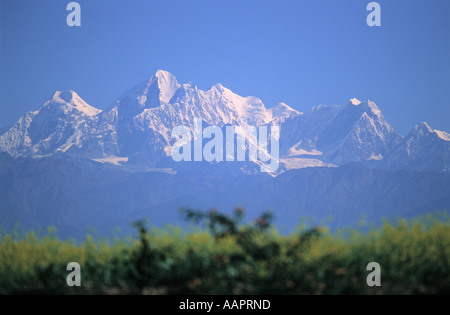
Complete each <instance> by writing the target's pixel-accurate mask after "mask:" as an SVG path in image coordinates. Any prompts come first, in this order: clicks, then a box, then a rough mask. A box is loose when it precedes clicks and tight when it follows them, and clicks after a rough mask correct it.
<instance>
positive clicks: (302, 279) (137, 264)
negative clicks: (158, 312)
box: [0, 209, 450, 294]
mask: <svg viewBox="0 0 450 315" xmlns="http://www.w3.org/2000/svg"><path fill="white" fill-rule="evenodd" d="M183 214H184V216H185V217H186V219H188V220H190V221H192V222H195V223H197V224H200V226H201V227H202V229H197V230H195V231H191V232H187V231H183V230H181V229H179V228H167V229H163V230H162V229H150V230H148V229H147V228H146V227H145V224H144V223H143V222H137V223H135V226H136V227H137V229H138V231H139V239H128V240H112V241H111V240H110V241H101V240H94V238H93V237H91V236H88V237H87V238H86V240H85V241H84V242H83V243H82V244H76V243H75V242H74V241H61V240H58V239H57V238H56V237H55V234H54V231H52V230H50V231H48V233H47V234H46V235H45V236H37V235H36V234H35V233H29V234H27V235H26V236H23V237H19V236H18V235H17V234H14V233H13V234H7V235H4V236H2V238H1V240H0V293H1V294H14V293H48V294H54V293H59V294H79V293H84V294H85V293H87V294H129V293H131V294H135V293H137V294H141V293H143V294H391V293H395V294H396V293H400V294H438V293H447V294H448V293H450V272H449V271H450V220H449V219H448V217H445V218H443V219H442V218H440V219H439V220H438V219H436V218H430V217H429V218H427V219H422V220H415V221H413V222H407V221H400V222H398V223H397V224H390V223H385V224H384V225H383V226H382V227H380V228H377V229H372V230H371V231H370V232H367V233H360V232H357V231H342V232H339V233H334V234H330V233H328V232H327V231H326V229H320V228H314V229H309V230H308V229H302V228H299V229H298V231H296V232H295V233H292V234H290V235H280V234H278V232H277V231H276V230H275V229H274V228H273V227H272V217H271V215H270V213H265V214H263V215H262V216H261V217H260V218H258V219H257V220H255V221H254V222H253V223H250V224H243V223H242V222H243V219H244V211H243V210H242V209H236V210H235V211H234V213H233V215H232V216H227V215H224V214H221V213H218V212H216V211H209V212H206V213H202V212H196V211H191V210H185V211H183ZM72 261H74V262H78V263H79V264H80V265H81V283H82V285H81V287H69V286H67V285H66V277H67V275H68V274H69V273H70V271H66V266H67V264H68V263H69V262H72ZM372 261H375V262H378V263H379V264H380V265H381V284H382V286H381V287H369V286H367V284H366V277H367V275H368V274H369V273H370V271H367V270H366V266H367V264H368V263H369V262H372Z"/></svg>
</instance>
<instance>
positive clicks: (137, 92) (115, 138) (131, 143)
mask: <svg viewBox="0 0 450 315" xmlns="http://www.w3.org/2000/svg"><path fill="white" fill-rule="evenodd" d="M194 118H202V119H203V121H204V122H205V124H207V125H217V126H219V127H224V126H227V125H233V126H242V127H247V126H250V125H251V126H263V125H279V126H280V127H281V135H280V165H281V168H280V172H282V171H285V170H289V169H296V168H303V167H315V166H341V165H344V164H348V163H351V162H362V161H367V163H369V164H370V165H372V164H373V165H375V166H376V167H382V168H385V169H411V170H419V171H422V170H427V171H438V172H449V171H450V134H448V133H446V132H444V131H438V130H433V129H432V128H431V127H429V126H428V125H427V124H426V123H422V124H419V125H417V126H416V127H414V128H413V130H412V131H411V132H410V133H409V134H408V135H407V136H406V137H402V136H401V135H400V134H399V133H398V132H397V131H396V130H395V128H394V127H393V126H391V125H390V124H389V123H388V122H387V121H386V120H385V118H384V117H383V115H382V114H381V111H380V109H379V108H378V107H377V105H376V104H375V103H374V102H371V101H369V100H368V101H363V102H361V101H359V100H357V99H352V100H350V101H349V103H348V104H346V105H338V106H324V105H320V106H316V107H314V108H313V109H312V110H311V111H309V112H306V113H300V112H298V111H296V110H294V109H292V108H291V107H289V106H288V105H286V104H284V103H280V104H278V105H277V106H275V107H272V108H266V106H265V105H264V104H263V102H262V101H261V100H260V99H258V98H256V97H242V96H239V95H237V94H235V93H233V92H232V91H231V90H229V89H227V88H225V87H224V86H222V85H221V84H217V85H214V86H213V87H211V88H210V89H208V90H206V91H203V90H201V89H198V88H197V87H196V86H195V85H194V84H192V83H188V84H180V83H178V81H177V80H176V78H175V77H174V76H173V75H172V74H170V73H168V72H166V71H161V70H159V71H157V72H156V73H155V74H154V75H153V76H151V77H150V79H148V80H146V81H144V82H143V83H141V84H139V85H137V86H136V87H135V88H133V89H131V90H129V91H128V92H126V93H125V94H124V95H123V96H121V97H120V98H119V99H118V100H117V101H115V102H114V103H113V104H112V105H111V106H109V107H108V108H107V109H105V110H103V111H102V110H99V109H97V108H95V107H92V106H90V105H89V104H87V103H86V102H84V101H83V100H82V98H81V97H80V96H79V95H78V94H77V93H76V92H74V91H67V92H60V91H58V92H56V93H54V95H53V97H52V98H51V99H50V100H48V101H46V102H45V103H44V104H43V105H42V106H41V107H40V108H39V109H37V110H36V111H32V112H28V113H26V114H25V115H24V116H23V117H21V118H20V119H19V120H18V121H17V122H16V123H15V124H14V125H13V126H12V127H10V128H9V129H8V130H2V131H1V132H2V134H1V135H0V151H4V152H7V153H8V154H10V155H11V156H13V157H36V158H39V157H45V156H52V155H67V156H71V157H78V158H86V159H91V160H95V161H98V162H102V163H112V164H116V165H119V166H121V167H123V168H129V169H134V170H136V169H138V170H168V169H170V170H171V171H180V170H182V169H183V164H182V163H181V164H177V163H174V162H173V161H172V159H171V157H170V148H171V146H172V145H173V139H171V131H172V129H173V128H174V127H176V126H180V125H184V126H190V127H191V130H192V129H193V123H194ZM238 167H239V168H242V165H239V166H238Z"/></svg>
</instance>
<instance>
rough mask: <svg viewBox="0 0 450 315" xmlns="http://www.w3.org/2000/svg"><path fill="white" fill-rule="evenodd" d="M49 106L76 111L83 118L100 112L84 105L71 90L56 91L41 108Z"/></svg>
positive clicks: (86, 104)
mask: <svg viewBox="0 0 450 315" xmlns="http://www.w3.org/2000/svg"><path fill="white" fill-rule="evenodd" d="M51 105H58V106H63V107H64V108H65V110H66V111H72V110H76V111H78V112H79V114H81V115H84V116H95V115H97V114H99V113H100V112H101V110H99V109H97V108H95V107H92V106H90V105H89V104H88V103H86V102H85V101H84V100H83V99H82V98H81V97H80V96H79V95H78V94H77V93H76V92H74V91H72V90H69V91H56V92H55V93H54V94H53V96H52V98H51V100H49V101H47V102H45V103H44V105H43V107H48V106H51Z"/></svg>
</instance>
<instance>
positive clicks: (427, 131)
mask: <svg viewBox="0 0 450 315" xmlns="http://www.w3.org/2000/svg"><path fill="white" fill-rule="evenodd" d="M411 134H413V135H418V136H426V135H434V136H435V137H438V138H439V139H441V140H444V141H450V134H449V133H447V132H445V131H441V130H436V129H433V128H431V127H430V126H429V125H428V124H427V123H426V122H421V123H419V124H417V125H416V126H415V127H414V128H413V130H412V132H411Z"/></svg>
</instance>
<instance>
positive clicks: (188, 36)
mask: <svg viewBox="0 0 450 315" xmlns="http://www.w3.org/2000/svg"><path fill="white" fill-rule="evenodd" d="M69 2H70V1H63V0H44V1H43V0H27V1H25V0H0V32H1V33H0V36H1V37H0V44H1V47H0V54H1V55H0V60H1V61H0V83H1V89H0V126H5V125H9V124H12V123H13V122H15V121H16V120H17V119H18V118H19V117H20V116H21V115H22V114H24V113H25V112H26V111H29V110H32V109H35V108H37V107H39V106H40V105H41V104H42V103H43V102H44V101H45V100H47V99H48V98H49V97H50V96H51V95H52V94H53V92H54V91H55V90H68V89H72V90H75V91H77V92H78V93H79V94H80V96H81V97H82V98H84V99H85V100H86V101H87V102H88V103H89V104H91V105H93V106H95V107H98V108H105V107H106V106H108V105H109V104H110V103H112V102H113V101H114V100H115V99H116V98H117V97H118V96H120V95H121V94H122V93H123V92H125V91H126V90H127V89H129V88H131V87H133V86H134V85H136V84H137V83H139V82H141V81H142V80H144V79H145V78H147V77H149V76H150V75H151V74H152V73H154V72H155V71H156V70H157V69H164V70H167V71H170V72H172V73H173V74H174V75H175V76H176V77H177V79H178V80H179V81H180V82H188V81H192V82H193V83H195V84H196V85H197V86H198V87H199V88H202V89H207V88H209V87H210V86H211V85H213V84H215V83H218V82H220V83H222V84H223V85H225V86H226V87H229V88H230V89H231V90H233V91H234V92H236V93H238V94H241V95H254V96H257V97H259V98H261V99H262V100H263V102H264V103H265V104H266V106H268V107H270V106H273V105H276V104H277V103H278V102H285V103H287V104H289V105H290V106H292V107H294V108H296V109H298V110H301V111H306V110H308V109H310V108H311V107H312V106H314V105H318V104H328V105H330V104H343V103H346V102H347V100H349V99H350V98H353V97H357V98H359V99H371V100H373V101H375V102H376V103H377V104H378V105H379V107H380V108H381V110H382V112H383V113H384V115H385V117H386V118H387V119H388V120H389V121H390V122H391V123H392V124H393V125H394V126H395V127H396V128H397V129H398V130H399V131H400V132H401V133H402V134H406V133H407V132H408V131H409V130H410V129H411V128H412V127H413V126H414V125H415V124H416V123H418V122H421V121H427V122H429V123H430V124H431V126H432V127H433V128H436V129H442V130H447V131H450V1H449V0H431V1H430V0H413V1H406V0H395V1H394V0H388V1H387V0H384V1H378V2H379V3H380V5H381V9H382V18H381V23H382V26H381V27H379V28H370V27H368V26H367V24H366V16H367V14H368V12H367V11H366V5H367V4H368V3H369V2H370V1H369V0H342V1H338V0H328V1H325V0H308V1H302V0H293V1H283V0H271V1H268V0H228V1H218V0H161V1H148V0H146V1H143V0H128V1H126V0H121V1H115V0H95V1H94V0H80V1H78V2H79V3H80V5H81V9H82V21H81V22H82V26H81V27H80V28H70V27H68V26H67V25H66V16H67V14H68V11H66V5H67V3H69Z"/></svg>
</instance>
